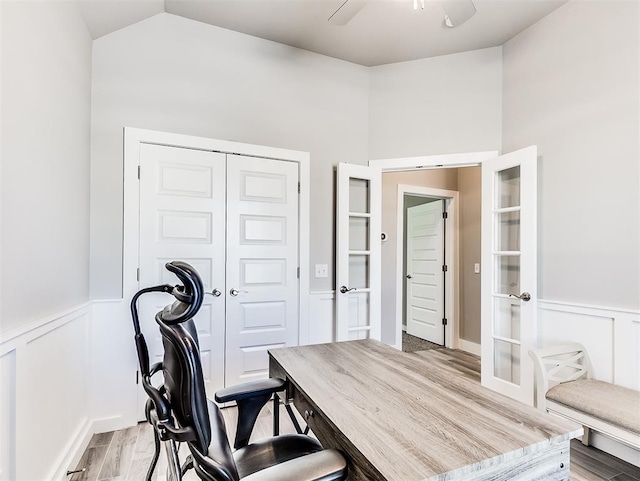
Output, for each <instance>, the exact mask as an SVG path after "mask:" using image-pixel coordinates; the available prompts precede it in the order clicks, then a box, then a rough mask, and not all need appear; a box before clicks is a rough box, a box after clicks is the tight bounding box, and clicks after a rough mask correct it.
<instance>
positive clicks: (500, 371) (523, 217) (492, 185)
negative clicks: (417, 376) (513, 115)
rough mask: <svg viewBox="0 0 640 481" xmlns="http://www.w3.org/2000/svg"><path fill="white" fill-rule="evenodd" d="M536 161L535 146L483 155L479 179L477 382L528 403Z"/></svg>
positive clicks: (530, 398)
mask: <svg viewBox="0 0 640 481" xmlns="http://www.w3.org/2000/svg"><path fill="white" fill-rule="evenodd" d="M536 161H537V154H536V149H535V147H530V148H527V149H523V150H520V151H517V152H513V153H511V154H507V155H504V156H501V157H498V158H496V159H494V160H491V161H487V162H485V163H483V184H482V189H483V206H482V212H483V215H482V223H483V238H482V240H483V243H482V258H483V263H484V264H485V266H486V267H485V269H484V272H483V278H482V384H483V385H485V386H487V387H490V388H492V389H494V390H496V391H498V392H501V393H502V394H505V395H507V396H510V397H513V398H515V399H518V400H520V401H522V402H526V403H528V404H531V403H532V402H533V369H532V366H531V364H530V360H529V356H528V350H529V349H531V348H533V347H535V345H534V343H535V333H536V326H535V300H533V299H534V298H535V294H536V282H537V280H536V264H537V261H536V255H537V253H536V234H535V224H536V175H537V174H536V168H535V164H536ZM485 226H487V227H486V228H485Z"/></svg>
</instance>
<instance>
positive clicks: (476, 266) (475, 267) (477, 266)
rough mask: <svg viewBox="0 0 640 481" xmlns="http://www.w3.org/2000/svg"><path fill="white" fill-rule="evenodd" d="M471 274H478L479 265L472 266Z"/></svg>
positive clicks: (477, 263)
mask: <svg viewBox="0 0 640 481" xmlns="http://www.w3.org/2000/svg"><path fill="white" fill-rule="evenodd" d="M473 272H474V274H480V263H479V262H476V263H475V264H474V265H473Z"/></svg>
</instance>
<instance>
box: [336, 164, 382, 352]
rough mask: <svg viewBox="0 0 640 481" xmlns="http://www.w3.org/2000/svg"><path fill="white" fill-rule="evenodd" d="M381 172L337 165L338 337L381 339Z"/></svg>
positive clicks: (343, 338)
mask: <svg viewBox="0 0 640 481" xmlns="http://www.w3.org/2000/svg"><path fill="white" fill-rule="evenodd" d="M379 211H380V174H379V171H378V172H377V173H376V171H375V170H374V169H372V168H369V167H363V166H358V165H351V164H339V165H338V212H337V216H336V217H337V229H336V231H337V242H336V244H337V247H336V250H337V269H336V306H337V329H336V339H337V340H339V341H344V340H356V339H367V338H369V337H371V338H375V339H379V338H380V307H379V303H380V292H379V289H380V287H379V284H380V237H379V236H380V216H379Z"/></svg>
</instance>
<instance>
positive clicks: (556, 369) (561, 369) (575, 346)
mask: <svg viewBox="0 0 640 481" xmlns="http://www.w3.org/2000/svg"><path fill="white" fill-rule="evenodd" d="M529 355H530V356H531V358H532V359H533V363H534V366H535V371H536V406H537V407H538V409H541V410H546V398H545V394H546V393H547V391H548V390H549V389H550V388H552V387H553V386H555V385H556V384H560V383H563V382H569V381H576V380H578V379H591V376H592V372H593V368H592V366H591V359H589V354H587V351H586V349H585V348H584V346H583V345H582V344H579V343H577V342H576V343H571V344H561V345H557V346H549V347H544V348H540V349H536V350H533V351H529Z"/></svg>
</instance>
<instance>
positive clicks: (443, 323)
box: [442, 317, 447, 326]
mask: <svg viewBox="0 0 640 481" xmlns="http://www.w3.org/2000/svg"><path fill="white" fill-rule="evenodd" d="M442 325H443V326H446V325H447V318H446V317H443V318H442Z"/></svg>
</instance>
